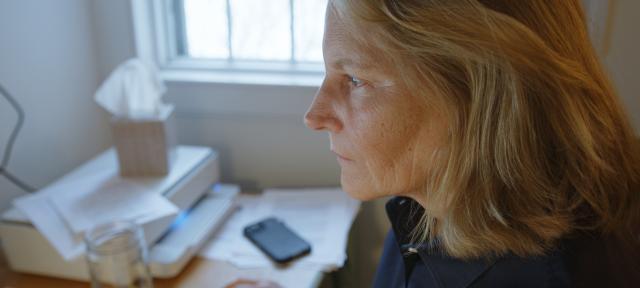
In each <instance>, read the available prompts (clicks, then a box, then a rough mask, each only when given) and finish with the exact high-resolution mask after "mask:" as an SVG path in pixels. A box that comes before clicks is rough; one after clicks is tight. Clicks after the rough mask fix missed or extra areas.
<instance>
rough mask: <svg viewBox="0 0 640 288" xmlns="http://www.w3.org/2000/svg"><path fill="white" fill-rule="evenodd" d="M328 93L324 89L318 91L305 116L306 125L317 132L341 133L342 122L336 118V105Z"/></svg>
mask: <svg viewBox="0 0 640 288" xmlns="http://www.w3.org/2000/svg"><path fill="white" fill-rule="evenodd" d="M326 93H327V91H326V90H325V88H323V87H321V88H320V90H318V93H316V96H315V97H314V99H313V102H312V103H311V106H310V107H309V110H307V113H306V114H305V115H304V124H305V125H307V127H309V129H312V130H316V131H321V130H328V131H330V132H334V133H335V132H339V131H340V130H342V122H341V121H340V119H338V117H336V113H335V109H334V107H333V106H334V104H333V103H332V102H331V99H330V96H329V95H327V94H326Z"/></svg>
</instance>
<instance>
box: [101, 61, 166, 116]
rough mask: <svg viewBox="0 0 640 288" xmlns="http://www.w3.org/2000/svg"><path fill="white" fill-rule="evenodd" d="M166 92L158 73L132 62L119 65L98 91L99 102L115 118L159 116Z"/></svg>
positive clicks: (154, 69)
mask: <svg viewBox="0 0 640 288" xmlns="http://www.w3.org/2000/svg"><path fill="white" fill-rule="evenodd" d="M165 91H166V87H165V85H164V82H163V81H162V79H161V78H160V76H159V74H158V71H157V69H156V68H155V67H154V66H153V65H151V64H149V63H145V62H143V61H142V60H140V59H137V58H133V59H129V60H127V61H126V62H124V63H122V64H120V66H118V67H117V68H116V69H115V70H114V71H113V72H112V73H111V75H109V78H107V80H105V81H104V83H102V85H100V88H98V90H97V91H96V94H95V100H96V102H97V103H98V104H99V105H100V106H101V107H102V108H104V109H105V110H107V111H108V112H109V113H111V114H112V115H114V116H119V117H128V118H137V117H146V116H157V115H158V114H159V113H160V111H161V110H162V108H163V107H164V105H165V104H163V103H162V99H161V98H162V94H164V92H165Z"/></svg>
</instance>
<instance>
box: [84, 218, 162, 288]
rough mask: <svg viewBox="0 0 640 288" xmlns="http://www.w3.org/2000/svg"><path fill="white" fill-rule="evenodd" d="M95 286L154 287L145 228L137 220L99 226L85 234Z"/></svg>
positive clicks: (104, 287) (94, 287) (87, 256)
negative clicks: (148, 259)
mask: <svg viewBox="0 0 640 288" xmlns="http://www.w3.org/2000/svg"><path fill="white" fill-rule="evenodd" d="M84 240H85V243H86V245H87V255H86V258H87V261H88V264H89V273H90V275H91V287H92V288H124V287H127V288H129V287H138V288H150V287H153V281H152V279H151V276H150V273H149V267H148V266H147V245H146V243H145V241H144V235H143V232H142V228H140V226H138V225H137V224H135V223H134V222H113V223H109V224H105V225H100V226H97V227H95V228H93V229H91V230H89V231H87V232H86V233H85V235H84Z"/></svg>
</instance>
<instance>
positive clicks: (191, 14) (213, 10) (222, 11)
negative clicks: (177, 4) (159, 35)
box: [178, 0, 229, 59]
mask: <svg viewBox="0 0 640 288" xmlns="http://www.w3.org/2000/svg"><path fill="white" fill-rule="evenodd" d="M184 14H185V17H184V18H185V32H186V38H187V39H186V40H187V45H186V46H187V54H188V55H189V56H191V57H199V58H223V59H226V58H228V57H229V36H228V30H227V3H226V0H184ZM178 41H180V40H178Z"/></svg>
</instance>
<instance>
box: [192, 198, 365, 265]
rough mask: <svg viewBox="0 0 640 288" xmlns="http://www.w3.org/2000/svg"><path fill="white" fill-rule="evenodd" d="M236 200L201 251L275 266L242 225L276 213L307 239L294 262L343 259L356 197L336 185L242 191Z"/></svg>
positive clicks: (238, 262) (341, 261) (336, 262)
mask: <svg viewBox="0 0 640 288" xmlns="http://www.w3.org/2000/svg"><path fill="white" fill-rule="evenodd" d="M237 205H238V206H239V210H238V211H237V212H236V213H235V214H234V215H232V216H231V217H230V219H229V220H228V221H227V223H225V225H224V226H223V227H222V228H221V230H220V231H218V232H217V233H216V234H215V235H214V237H213V238H212V239H211V240H210V242H209V243H208V244H207V245H205V246H204V248H203V249H202V250H201V251H200V256H203V257H206V258H209V259H213V260H222V261H227V262H230V263H232V264H234V265H235V266H237V267H239V268H261V267H274V263H273V262H271V261H270V260H269V258H268V257H267V256H266V255H264V254H263V253H262V252H261V251H260V250H259V249H258V248H256V247H255V245H253V244H252V243H251V242H249V240H247V239H246V238H245V237H244V235H243V233H242V231H243V229H244V227H245V226H247V225H248V224H252V223H255V222H257V221H260V220H262V219H264V218H266V217H276V218H279V219H280V220H282V221H283V222H285V224H286V225H287V226H288V227H290V228H291V229H292V230H293V231H294V232H296V233H297V234H298V235H300V236H301V237H302V238H304V239H305V240H307V241H308V242H309V243H311V255H308V256H305V257H303V258H301V259H299V260H297V261H295V263H294V265H295V266H296V267H299V266H313V267H319V268H320V270H323V271H330V270H333V269H336V268H339V267H342V266H343V265H344V261H345V260H346V257H347V255H346V247H347V238H348V234H349V229H350V228H351V224H352V222H353V219H354V218H355V215H356V213H357V212H358V208H359V207H360V202H359V201H357V200H353V199H351V198H349V196H347V195H346V194H345V193H344V192H343V191H342V190H340V189H304V190H300V189H297V190H294V189H287V190H275V189H273V190H266V191H265V192H264V193H263V194H262V195H259V196H248V195H241V196H240V197H239V198H238V203H237Z"/></svg>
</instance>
